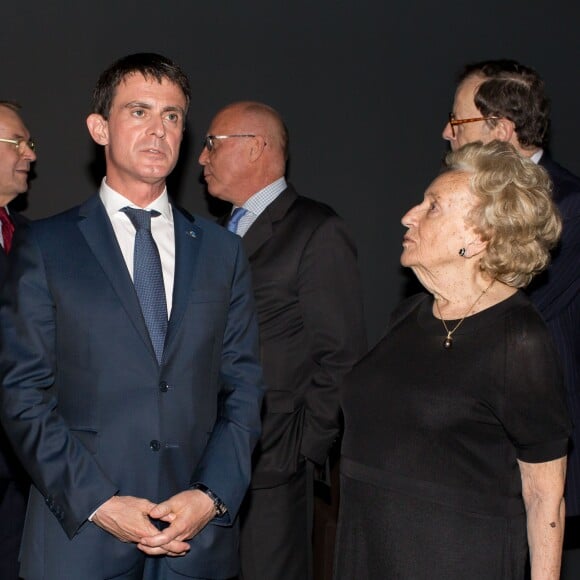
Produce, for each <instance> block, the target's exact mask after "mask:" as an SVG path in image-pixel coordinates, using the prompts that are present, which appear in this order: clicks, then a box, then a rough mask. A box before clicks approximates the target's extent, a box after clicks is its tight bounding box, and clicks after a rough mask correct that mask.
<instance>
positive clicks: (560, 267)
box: [529, 192, 580, 322]
mask: <svg viewBox="0 0 580 580" xmlns="http://www.w3.org/2000/svg"><path fill="white" fill-rule="evenodd" d="M559 209H560V213H561V215H562V222H563V228H562V237H561V239H560V242H559V244H558V247H557V248H556V250H554V252H553V254H552V263H551V264H550V266H549V268H548V269H547V271H546V272H543V273H542V274H540V275H539V276H538V278H537V280H533V281H532V284H531V285H530V290H529V295H530V298H531V299H532V301H533V302H534V304H535V305H536V306H537V307H538V309H539V310H540V312H541V313H542V316H543V317H544V320H546V321H547V322H550V320H552V319H553V318H555V317H558V316H559V315H560V314H561V313H562V312H563V311H564V310H565V309H566V308H567V307H568V305H569V304H570V302H572V301H573V300H574V299H575V298H576V296H577V295H578V292H580V259H579V258H578V256H580V192H576V193H573V194H570V195H568V196H566V197H565V198H564V199H563V200H562V202H561V203H560V204H559Z"/></svg>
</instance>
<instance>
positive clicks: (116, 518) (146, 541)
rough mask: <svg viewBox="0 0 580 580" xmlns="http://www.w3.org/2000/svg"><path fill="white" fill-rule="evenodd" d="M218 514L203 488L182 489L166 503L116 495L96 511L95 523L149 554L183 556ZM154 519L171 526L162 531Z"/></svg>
mask: <svg viewBox="0 0 580 580" xmlns="http://www.w3.org/2000/svg"><path fill="white" fill-rule="evenodd" d="M215 514H216V510H215V507H214V503H213V501H212V500H211V498H210V497H208V496H207V495H206V494H205V493H203V492H202V491H199V490H197V489H190V490H187V491H182V492H181V493H178V494H176V495H174V496H172V497H170V498H169V499H167V500H166V501H164V502H161V503H159V504H154V503H153V502H150V501H149V500H148V499H143V498H139V497H132V496H113V497H112V498H111V499H109V500H107V501H106V502H105V503H104V504H103V505H101V507H100V508H99V509H98V510H97V512H96V513H95V515H94V516H93V523H95V524H96V525H98V526H99V527H100V528H102V529H103V530H105V531H107V532H109V533H110V534H113V536H115V537H116V538H118V539H119V540H121V541H122V542H133V543H134V544H136V545H137V548H139V550H141V551H142V552H145V553H146V554H148V555H150V556H183V555H185V554H186V553H187V552H188V551H189V549H190V545H189V544H188V543H187V541H186V540H191V538H193V537H194V536H195V535H196V534H197V533H199V532H200V531H201V530H202V529H203V528H204V527H205V526H206V525H207V524H208V522H209V521H210V520H212V519H213V517H214V516H215ZM151 520H160V521H163V522H167V523H168V524H169V525H168V526H167V527H166V528H165V529H164V530H162V531H159V530H158V529H157V528H156V527H155V526H154V525H153V522H152V521H151Z"/></svg>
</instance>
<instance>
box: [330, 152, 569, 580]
mask: <svg viewBox="0 0 580 580" xmlns="http://www.w3.org/2000/svg"><path fill="white" fill-rule="evenodd" d="M446 165H447V167H446V170H445V172H444V173H442V174H441V175H440V176H439V177H437V178H436V179H435V180H434V181H433V182H432V183H431V185H430V186H429V187H428V188H427V191H426V192H425V195H424V199H423V201H422V202H421V203H420V204H419V205H417V206H415V207H413V208H412V209H411V210H409V211H408V212H407V213H406V214H405V216H403V219H402V223H403V225H404V226H405V227H406V228H407V232H406V234H405V236H404V238H403V253H402V256H401V263H402V265H403V266H406V267H409V268H411V269H412V270H413V272H414V273H415V275H416V276H417V278H418V279H419V281H420V282H421V284H422V285H423V286H424V287H425V289H426V290H427V293H422V294H420V295H418V296H414V297H412V298H409V299H408V300H407V301H405V302H404V303H403V304H402V305H401V306H400V307H399V308H398V309H397V310H396V311H395V312H394V313H393V315H392V318H391V322H390V325H389V329H388V331H387V334H386V335H385V337H384V338H383V339H382V340H381V341H380V342H379V343H378V344H377V346H376V347H375V348H374V349H373V350H371V351H370V353H369V354H367V355H366V356H365V357H364V358H363V359H362V360H361V361H359V363H358V364H357V365H356V366H355V367H354V369H353V370H352V371H351V372H350V374H349V375H348V376H347V377H346V379H345V381H344V384H343V387H342V391H341V392H342V395H341V396H342V406H343V411H344V418H345V434H344V439H343V447H342V460H341V485H342V488H341V490H342V491H341V507H340V516H339V530H338V537H337V549H336V559H335V560H336V561H335V578H336V579H337V580H339V579H340V580H346V579H349V580H350V579H355V578H356V579H357V580H361V579H369V580H371V579H372V580H378V579H379V578H380V579H381V580H385V579H390V578H393V579H395V578H396V579H400V580H422V579H425V580H427V579H428V580H438V579H440V580H478V579H486V580H499V579H517V580H521V579H523V578H524V577H525V570H526V560H527V558H528V551H529V559H530V563H531V574H532V579H534V580H540V579H553V580H555V579H557V578H559V568H560V557H561V549H562V537H563V531H564V530H563V526H564V500H563V488H564V477H565V470H566V453H567V446H568V436H569V433H570V422H569V419H568V415H567V410H566V404H565V392H564V387H563V384H562V378H561V374H560V368H559V364H558V361H557V357H556V354H555V351H554V348H553V345H552V343H551V340H550V337H549V334H548V331H547V329H546V328H545V326H544V323H543V321H542V320H541V318H540V316H539V314H538V313H537V311H536V310H535V309H534V307H533V306H532V305H531V303H530V302H529V300H528V299H527V298H526V296H525V295H524V294H523V293H522V292H521V291H519V290H518V289H519V288H523V287H524V286H526V285H527V284H528V283H529V282H530V280H531V279H532V277H533V276H534V275H535V274H537V273H538V272H540V271H542V270H543V269H544V268H545V267H546V265H547V264H548V261H549V251H550V249H551V248H552V247H553V246H554V245H555V243H556V241H557V240H558V237H559V235H560V231H561V223H560V219H559V217H558V214H557V210H556V209H555V206H554V204H553V203H552V200H551V198H550V181H549V178H548V176H547V174H546V173H545V172H544V170H543V169H542V168H540V167H538V166H536V165H535V164H534V163H533V162H531V161H530V160H528V159H524V158H522V157H521V156H519V155H518V154H517V153H516V151H515V150H514V149H513V148H512V147H511V146H510V145H508V144H506V143H499V142H492V143H489V144H487V145H482V144H481V143H472V144H469V145H466V146H465V147H463V148H461V149H459V150H457V151H455V152H452V153H450V154H449V155H448V157H447V159H446Z"/></svg>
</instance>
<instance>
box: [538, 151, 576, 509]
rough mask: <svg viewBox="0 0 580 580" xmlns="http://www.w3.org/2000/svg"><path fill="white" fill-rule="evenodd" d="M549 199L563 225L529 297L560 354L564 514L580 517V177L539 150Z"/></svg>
mask: <svg viewBox="0 0 580 580" xmlns="http://www.w3.org/2000/svg"><path fill="white" fill-rule="evenodd" d="M540 165H542V166H543V167H544V168H545V169H546V171H547V172H548V173H549V175H550V177H551V179H552V182H553V185H554V191H553V197H554V201H555V202H556V204H557V205H558V209H559V210H560V214H561V216H562V220H563V224H564V227H563V229H562V237H561V239H560V242H559V244H558V247H557V248H556V249H555V251H554V252H553V254H552V262H551V264H550V266H549V268H548V269H547V270H546V271H545V272H544V273H543V274H541V275H540V276H538V277H537V278H536V279H534V280H533V282H532V284H531V285H530V287H529V289H528V291H529V295H530V298H531V299H532V301H533V302H534V304H535V305H536V306H537V308H538V309H539V311H540V312H541V314H542V316H543V318H544V320H545V321H546V324H547V325H548V327H549V329H550V331H551V334H552V337H553V339H554V343H555V345H556V348H557V350H558V352H559V354H560V358H561V361H562V367H563V371H564V379H565V382H566V390H567V394H568V406H569V409H570V415H571V417H572V421H573V422H574V431H573V434H572V446H571V449H570V453H569V455H568V471H567V475H566V515H570V516H577V515H580V178H578V177H577V176H576V175H573V174H572V173H570V172H569V171H568V170H567V169H564V168H563V167H562V166H561V165H558V164H557V163H556V162H555V161H554V160H553V159H551V157H550V156H549V155H547V154H546V153H544V154H543V155H542V158H541V160H540Z"/></svg>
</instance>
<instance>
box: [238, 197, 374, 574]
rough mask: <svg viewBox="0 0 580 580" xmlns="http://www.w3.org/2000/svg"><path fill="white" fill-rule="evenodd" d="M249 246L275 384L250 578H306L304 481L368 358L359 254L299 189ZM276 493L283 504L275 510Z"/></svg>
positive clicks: (252, 512) (257, 483) (270, 389)
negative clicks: (356, 368) (341, 389)
mask: <svg viewBox="0 0 580 580" xmlns="http://www.w3.org/2000/svg"><path fill="white" fill-rule="evenodd" d="M243 245H244V249H245V251H246V254H247V255H248V259H249V261H250V266H251V270H252V284H253V288H254V296H255V299H256V306H257V310H258V322H259V327H260V353H261V360H262V365H263V368H264V381H265V383H266V385H267V391H266V394H265V399H264V408H263V412H262V420H263V431H262V436H261V438H260V441H259V443H258V446H257V448H256V451H255V453H254V471H253V474H252V483H251V491H250V493H249V494H248V495H249V498H248V504H249V517H247V518H244V514H246V515H247V514H248V512H242V544H241V549H242V550H241V551H242V567H243V572H244V578H245V580H247V579H250V580H254V578H267V579H268V580H273V579H276V580H283V579H284V578H289V579H297V578H300V579H301V580H305V579H306V578H307V575H306V572H305V569H304V566H305V564H306V563H305V556H306V551H305V549H306V546H307V545H308V543H309V542H310V538H309V537H308V535H307V523H306V522H305V517H306V516H305V513H304V512H305V504H306V493H305V492H306V490H305V489H304V487H303V480H300V479H297V478H300V475H301V474H303V473H304V462H305V460H309V461H311V462H313V463H315V464H323V463H324V461H325V459H326V457H327V454H328V451H329V449H330V447H331V446H332V444H333V442H334V441H335V440H336V438H337V437H338V435H339V431H340V419H339V403H338V381H339V379H340V377H341V376H342V375H343V374H344V373H345V372H346V371H348V370H349V369H350V367H351V366H352V365H353V364H354V362H355V361H356V360H357V359H358V358H359V357H360V356H362V354H364V352H365V351H366V333H365V327H364V318H363V311H362V292H361V287H360V278H359V272H358V267H357V262H356V250H355V247H354V244H353V242H352V240H351V238H350V236H349V235H348V233H347V231H346V228H345V225H344V222H343V221H342V220H341V219H340V218H339V217H338V216H337V215H336V213H335V212H334V211H333V210H332V209H331V208H330V207H328V206H326V205H324V204H322V203H319V202H317V201H314V200H312V199H308V198H305V197H302V196H298V195H297V194H296V191H295V190H294V188H293V187H292V186H288V188H287V189H286V190H285V191H283V192H282V193H281V194H280V195H279V197H277V198H276V199H275V200H274V201H273V202H272V203H271V204H270V205H269V206H268V207H267V208H266V209H265V210H264V212H263V213H261V214H260V216H259V217H258V218H257V220H256V221H255V222H254V223H253V224H252V226H251V227H250V229H249V230H248V231H247V233H246V234H245V235H244V237H243ZM282 486H287V487H288V494H286V493H285V492H284V490H283V489H282ZM300 486H302V487H300ZM291 488H292V489H291ZM268 490H274V491H271V492H270V491H268ZM260 492H262V493H260ZM278 492H281V494H282V496H283V498H284V499H283V501H284V502H286V504H285V505H276V504H275V502H276V501H277V500H276V497H280V494H279V493H278ZM260 496H263V497H264V498H265V499H264V500H263V501H261V500H260ZM284 538H287V542H286V543H285V545H284V546H283V547H281V546H280V545H279V544H280V543H281V541H282V540H283V539H284ZM301 548H303V549H301ZM250 567H251V568H253V570H250V569H249V568H250Z"/></svg>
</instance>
